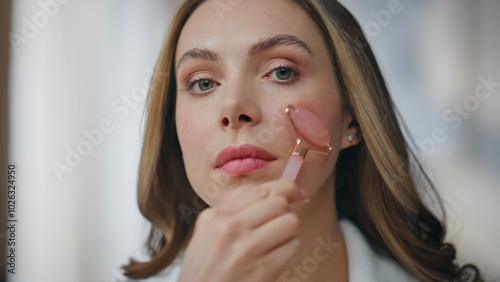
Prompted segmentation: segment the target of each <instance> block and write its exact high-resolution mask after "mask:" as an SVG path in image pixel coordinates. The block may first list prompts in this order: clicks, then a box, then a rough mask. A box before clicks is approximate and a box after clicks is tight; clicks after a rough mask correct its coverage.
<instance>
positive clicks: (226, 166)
mask: <svg viewBox="0 0 500 282" xmlns="http://www.w3.org/2000/svg"><path fill="white" fill-rule="evenodd" d="M274 160H276V158H275V157H274V156H273V155H271V154H270V153H269V152H267V151H266V150H264V149H262V148H260V147H257V146H254V145H249V144H245V145H241V146H239V147H233V146H229V147H226V148H225V149H224V150H222V151H221V152H220V153H219V155H218V156H217V164H216V168H217V169H220V170H221V171H223V172H225V173H228V174H231V175H242V174H250V173H252V172H254V171H256V170H258V169H260V168H263V167H265V166H266V165H268V164H270V163H271V162H273V161H274Z"/></svg>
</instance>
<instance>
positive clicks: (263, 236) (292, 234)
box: [253, 212, 299, 256]
mask: <svg viewBox="0 0 500 282" xmlns="http://www.w3.org/2000/svg"><path fill="white" fill-rule="evenodd" d="M298 234H299V218H298V216H297V215H296V214H295V213H292V212H288V213H285V214H283V215H281V216H279V217H276V218H274V219H272V220H271V221H269V222H267V223H265V224H263V225H262V226H260V227H259V228H257V229H255V230H254V232H253V240H255V241H256V242H259V245H258V247H257V248H255V252H256V253H255V255H256V256H261V255H265V254H267V253H269V252H271V251H272V250H273V249H275V248H277V247H279V246H281V245H283V244H285V243H286V242H288V241H290V240H292V239H294V238H296V237H297V236H298Z"/></svg>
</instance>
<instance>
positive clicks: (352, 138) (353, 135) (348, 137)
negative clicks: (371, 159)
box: [346, 134, 359, 142]
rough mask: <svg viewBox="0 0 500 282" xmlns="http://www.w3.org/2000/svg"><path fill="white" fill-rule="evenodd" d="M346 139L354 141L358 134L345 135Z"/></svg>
mask: <svg viewBox="0 0 500 282" xmlns="http://www.w3.org/2000/svg"><path fill="white" fill-rule="evenodd" d="M346 139H347V141H349V142H352V141H354V140H356V139H359V135H358V134H352V135H349V136H347V137H346Z"/></svg>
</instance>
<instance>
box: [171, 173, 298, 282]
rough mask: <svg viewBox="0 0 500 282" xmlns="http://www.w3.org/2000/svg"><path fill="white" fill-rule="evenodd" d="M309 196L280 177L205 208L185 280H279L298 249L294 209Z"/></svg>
mask: <svg viewBox="0 0 500 282" xmlns="http://www.w3.org/2000/svg"><path fill="white" fill-rule="evenodd" d="M305 199H306V196H305V193H304V192H303V191H302V190H300V189H299V188H298V187H297V185H296V184H295V182H292V181H290V180H276V181H272V182H268V183H265V184H262V185H260V186H258V187H256V188H254V189H252V190H250V191H246V192H245V193H244V194H242V193H237V190H236V191H235V193H232V194H231V196H229V197H227V198H226V199H225V201H224V203H222V204H220V205H218V206H216V207H214V208H207V209H205V210H204V211H203V212H201V213H200V214H199V216H198V219H197V220H196V223H195V228H194V233H193V237H192V238H191V241H190V243H189V245H188V247H187V250H186V255H185V257H184V262H183V266H182V271H181V274H180V278H179V281H186V282H192V281H217V282H223V281H231V282H232V281H241V282H244V281H251V282H255V281H274V280H276V279H277V278H278V276H279V275H280V272H281V270H282V269H283V268H284V267H285V266H286V263H287V262H289V260H290V259H291V258H292V257H293V256H294V255H295V254H297V252H298V250H299V246H300V241H299V239H298V234H299V219H298V216H297V215H296V214H295V213H293V212H291V211H290V209H289V206H290V204H298V203H302V202H304V200H305Z"/></svg>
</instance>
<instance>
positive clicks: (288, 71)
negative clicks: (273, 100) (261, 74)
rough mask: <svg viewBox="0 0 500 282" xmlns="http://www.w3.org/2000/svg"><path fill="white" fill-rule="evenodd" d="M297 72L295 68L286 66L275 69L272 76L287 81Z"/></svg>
mask: <svg viewBox="0 0 500 282" xmlns="http://www.w3.org/2000/svg"><path fill="white" fill-rule="evenodd" d="M297 73H298V72H297V71H295V70H294V69H293V68H291V67H286V66H284V67H278V68H276V69H274V70H273V71H272V72H271V75H270V76H271V78H273V79H276V80H281V81H287V80H291V79H293V78H294V77H295V76H296V75H297Z"/></svg>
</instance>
